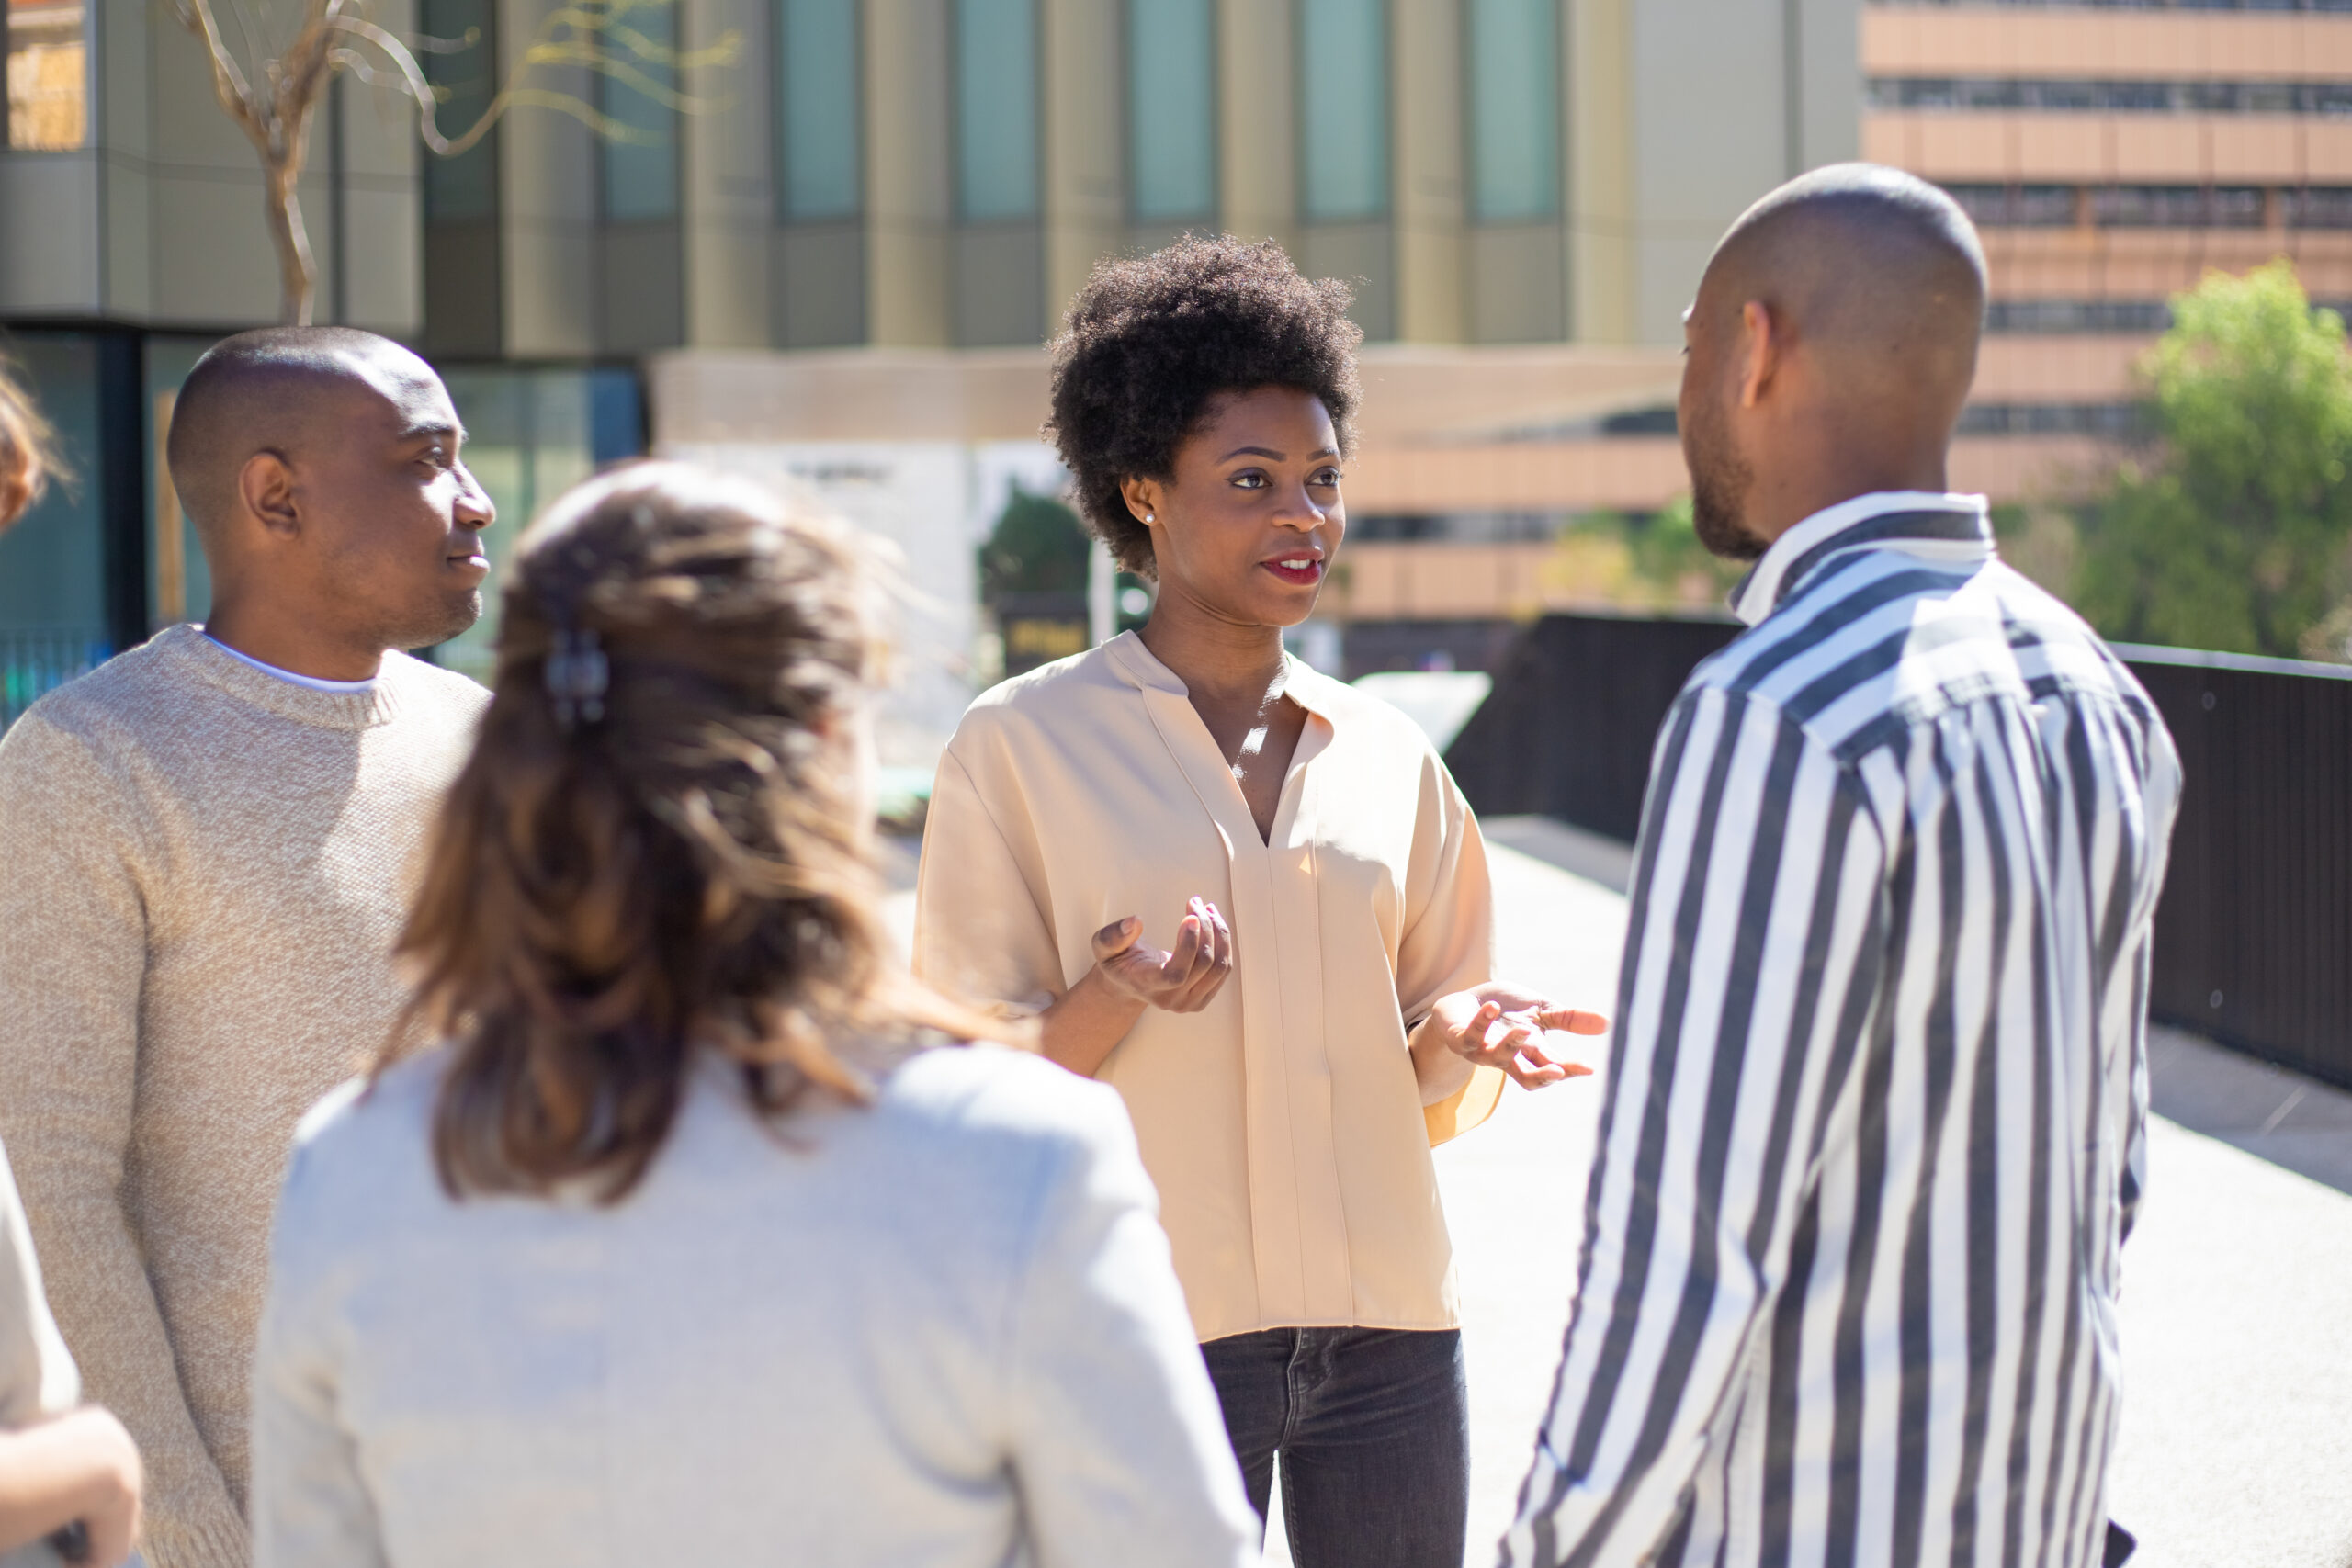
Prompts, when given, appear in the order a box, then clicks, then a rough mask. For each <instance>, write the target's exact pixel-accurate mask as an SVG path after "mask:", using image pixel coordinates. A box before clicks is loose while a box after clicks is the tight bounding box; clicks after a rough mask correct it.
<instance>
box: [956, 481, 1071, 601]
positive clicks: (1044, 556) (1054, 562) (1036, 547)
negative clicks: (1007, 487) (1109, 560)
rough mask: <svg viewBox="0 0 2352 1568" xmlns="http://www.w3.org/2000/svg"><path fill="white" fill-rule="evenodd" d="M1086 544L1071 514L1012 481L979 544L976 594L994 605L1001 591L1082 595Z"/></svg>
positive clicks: (1064, 508) (1067, 509)
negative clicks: (986, 535) (985, 537)
mask: <svg viewBox="0 0 2352 1568" xmlns="http://www.w3.org/2000/svg"><path fill="white" fill-rule="evenodd" d="M1088 548H1089V540H1088V538H1087V535H1086V525H1084V524H1082V523H1080V521H1079V520H1078V513H1075V512H1072V511H1071V510H1070V509H1069V507H1067V506H1064V505H1063V504H1062V503H1061V502H1058V501H1056V500H1055V499H1054V498H1053V497H1051V496H1047V495H1032V494H1030V493H1029V492H1028V491H1025V490H1023V489H1022V488H1021V487H1020V486H1019V485H1015V486H1013V487H1012V501H1011V502H1008V503H1007V504H1006V506H1005V509H1004V511H1003V512H1002V513H1000V514H999V515H998V517H997V520H996V528H995V530H994V531H993V532H991V533H990V534H989V542H988V543H987V544H985V545H982V546H981V547H980V596H981V598H983V599H984V600H986V601H988V602H989V603H990V604H994V603H995V602H996V600H997V598H998V596H999V595H1001V594H1005V593H1083V592H1086V559H1087V551H1088Z"/></svg>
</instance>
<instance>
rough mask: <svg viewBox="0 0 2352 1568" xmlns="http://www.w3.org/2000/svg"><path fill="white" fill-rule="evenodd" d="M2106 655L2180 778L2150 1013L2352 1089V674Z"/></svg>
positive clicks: (2204, 657) (2146, 654)
mask: <svg viewBox="0 0 2352 1568" xmlns="http://www.w3.org/2000/svg"><path fill="white" fill-rule="evenodd" d="M2118 651H2119V652H2120V653H2122V654H2123V655H2124V656H2125V657H2126V658H2127V659H2129V660H2131V668H2132V670H2133V671H2134V672H2135V673H2137V674H2138V675H2139V677H2140V680H2141V682H2142V683H2143V684H2144V685H2145V686H2146V687H2147V688H2148V694H2149V695H2150V696H2151V697H2153V698H2154V699H2155V703H2156V706H2157V707H2158V708H2159V709H2160V710H2161V711H2162V712H2163V714H2164V716H2165V725H2166V726H2168V727H2169V728H2171V730H2172V736H2173V742H2174V744H2175V745H2177V746H2178V747H2179V748H2180V758H2181V767H2182V771H2183V772H2184V773H2186V774H2187V776H2188V788H2187V791H2186V793H2185V794H2184V795H2183V796H2182V798H2181V808H2180V822H2179V826H2178V827H2177V828H2176V829H2174V830H2173V839H2172V869H2171V872H2170V874H2168V875H2167V877H2166V878H2165V896H2164V902H2163V904H2162V905H2160V906H2159V907H2158V908H2157V911H2156V953H2155V962H2154V987H2153V989H2152V994H2151V996H2150V998H2149V1010H2151V1011H2152V1012H2154V1014H2155V1015H2156V1016H2157V1017H2159V1018H2162V1019H2164V1020H2165V1021H2169V1022H2175V1023H2179V1024H2182V1025H2184V1026H2186V1027H2188V1028H2192V1029H2196V1030H2199V1031H2200V1032H2204V1033H2207V1034H2211V1035H2212V1036H2214V1037H2215V1038H2217V1039H2221V1040H2225V1041H2228V1042H2229V1043H2232V1044H2233V1045H2238V1046H2242V1047H2244V1048H2245V1049H2246V1050H2249V1051H2252V1052H2254V1053H2255V1054H2256V1055H2262V1056H2267V1057H2269V1058H2270V1059H2271V1060H2273V1061H2277V1062H2283V1063H2286V1064H2287V1065H2288V1066H2293V1067H2298V1068H2301V1070H2302V1071H2304V1072H2307V1073H2310V1074H2311V1075H2312V1076H2313V1077H2322V1078H2326V1079H2329V1080H2330V1081H2332V1082H2335V1083H2339V1084H2344V1085H2346V1086H2347V1087H2352V671H2339V670H2335V669H2334V668H2333V667H2331V666H2327V665H2311V664H2295V663H2290V662H2288V661H2286V660H2253V659H2233V658H2230V657H2228V656H2226V655H2221V654H2205V653H2188V652H2178V651H2176V650H2174V649H2154V648H2127V649H2118Z"/></svg>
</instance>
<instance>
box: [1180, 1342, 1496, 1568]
mask: <svg viewBox="0 0 2352 1568" xmlns="http://www.w3.org/2000/svg"><path fill="white" fill-rule="evenodd" d="M1201 1353H1202V1354H1203V1355H1204V1356H1205V1357H1206V1358H1207V1359H1208V1363H1209V1377H1210V1378H1211V1379H1212V1380H1213V1381H1214V1382H1216V1396H1217V1398H1218V1400H1219V1401H1221V1402H1222V1403H1223V1404H1224V1405H1225V1429H1226V1431H1227V1434H1228V1435H1230V1436H1231V1438H1233V1452H1234V1456H1235V1457H1236V1458H1237V1459H1238V1460H1240V1461H1241V1477H1242V1479H1243V1481H1245V1482H1246V1483H1248V1484H1249V1487H1250V1506H1252V1507H1254V1508H1256V1509H1257V1510H1258V1517H1260V1518H1261V1519H1262V1518H1264V1517H1266V1504H1267V1495H1268V1492H1269V1490H1270V1489H1271V1483H1272V1479H1273V1468H1274V1456H1275V1455H1276V1454H1278V1453H1279V1454H1281V1455H1282V1457H1283V1522H1284V1524H1286V1525H1287V1526H1288V1527H1289V1532H1290V1554H1291V1558H1292V1560H1293V1561H1294V1562H1296V1563H1297V1565H1298V1568H1461V1563H1462V1552H1463V1536H1464V1532H1465V1531H1467V1529H1469V1514H1470V1409H1469V1394H1468V1389H1467V1386H1466V1384H1465V1383H1464V1380H1463V1375H1462V1335H1461V1333H1460V1331H1459V1330H1455V1329H1447V1330H1445V1331H1443V1332H1442V1333H1430V1332H1426V1331H1409V1330H1405V1329H1395V1328H1268V1329H1262V1330H1261V1331H1259V1332H1258V1333H1255V1334H1236V1335H1234V1336H1232V1337H1229V1338H1225V1339H1212V1340H1210V1341H1209V1342H1208V1343H1207V1344H1205V1345H1204V1346H1202V1347H1201Z"/></svg>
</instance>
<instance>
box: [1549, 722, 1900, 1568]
mask: <svg viewBox="0 0 2352 1568" xmlns="http://www.w3.org/2000/svg"><path fill="white" fill-rule="evenodd" d="M1887 873H1888V866H1887V856H1886V852H1885V848H1884V844H1883V840H1882V837H1881V832H1880V829H1879V828H1878V826H1877V824H1876V822H1875V819H1874V818H1873V816H1872V813H1871V809H1870V807H1869V804H1868V802H1867V800H1866V798H1865V795H1864V793H1863V791H1862V788H1861V785H1860V782H1859V781H1858V780H1857V779H1856V778H1855V777H1854V776H1853V774H1852V773H1851V771H1850V770H1849V769H1848V768H1847V767H1845V766H1844V765H1843V764H1841V762H1840V761H1839V760H1838V758H1837V757H1835V756H1834V755H1833V754H1831V753H1830V752H1829V751H1828V750H1826V748H1825V747H1824V746H1823V745H1822V744H1821V743H1820V742H1819V741H1818V740H1817V739H1814V738H1812V737H1810V736H1808V734H1807V733H1806V732H1805V731H1804V729H1803V728H1800V727H1799V726H1798V725H1797V724H1796V723H1795V722H1793V721H1792V720H1791V719H1790V718H1788V717H1787V716H1785V715H1784V714H1782V713H1781V710H1780V709H1779V708H1777V707H1776V706H1775V705H1772V704H1771V703H1770V702H1769V701H1766V700H1764V699H1762V698H1760V697H1758V696H1756V695H1754V694H1742V693H1736V692H1725V691H1723V690H1719V689H1714V688H1711V687H1705V686H1702V687H1699V688H1697V689H1694V690H1691V691H1689V692H1686V693H1685V694H1684V695H1683V696H1682V697H1681V698H1680V699H1679V701H1678V703H1677V704H1676V705H1675V708H1674V711H1673V712H1672V713H1671V714H1670V715H1669V716H1668V721H1667V726H1666V728H1665V731H1664V733H1663V735H1662V736H1661V739H1660V742H1659V750H1658V753H1657V761H1656V764H1655V767H1654V770H1653V776H1652V782H1651V787H1650V791H1649V795H1648V799H1647V804H1646V806H1645V812H1644V821H1643V824H1642V831H1641V848H1640V853H1639V858H1638V860H1637V863H1636V866H1635V872H1634V901H1633V911H1632V921H1631V925H1630V927H1629V931H1628V938H1627V945H1626V952H1625V958H1624V965H1623V972H1622V976H1621V979H1620V983H1619V994H1618V1003H1617V1005H1618V1020H1619V1024H1618V1032H1617V1036H1616V1040H1615V1043H1614V1044H1613V1046H1612V1048H1611V1061H1610V1076H1609V1081H1608V1085H1607V1089H1606V1096H1605V1100H1604V1107H1603V1111H1602V1122H1601V1133H1600V1148H1599V1151H1598V1154H1597V1155H1596V1157H1595V1161H1594V1166H1593V1170H1592V1175H1591V1178H1590V1181H1589V1186H1588V1189H1587V1193H1586V1228H1585V1242H1584V1253H1583V1257H1582V1259H1581V1262H1580V1264H1579V1268H1578V1283H1577V1305H1576V1313H1575V1316H1574V1318H1573V1319H1572V1321H1571V1323H1570V1325H1569V1328H1568V1333H1567V1338H1566V1347H1565V1350H1564V1353H1563V1357H1562V1360H1561V1366H1560V1372H1559V1381H1558V1383H1557V1385H1556V1387H1555V1391H1554V1395H1553V1403H1552V1406H1551V1410H1550V1414H1549V1416H1548V1417H1547V1419H1546V1420H1545V1422H1544V1427H1543V1430H1542V1433H1541V1435H1540V1438H1539V1440H1538V1443H1537V1448H1536V1454H1535V1461H1534V1465H1533V1468H1532V1471H1531V1472H1530V1473H1529V1475H1528V1478H1527V1480H1526V1483H1524V1485H1523V1487H1522V1489H1521V1499H1520V1517H1519V1519H1518V1521H1517V1523H1516V1524H1514V1526H1513V1527H1512V1529H1511V1530H1510V1534H1509V1535H1508V1536H1507V1537H1506V1538H1505V1541H1504V1550H1503V1561H1504V1562H1506V1563H1509V1564H1514V1565H1516V1564H1530V1563H1532V1564H1541V1565H1544V1568H1551V1565H1555V1564H1586V1563H1600V1562H1611V1563H1619V1562H1634V1561H1637V1560H1640V1559H1641V1558H1642V1557H1643V1556H1644V1555H1645V1553H1648V1552H1650V1551H1653V1550H1654V1549H1655V1548H1657V1546H1658V1545H1659V1543H1660V1542H1661V1540H1662V1538H1664V1537H1666V1536H1668V1534H1669V1533H1670V1532H1671V1531H1673V1530H1674V1529H1675V1527H1676V1526H1677V1524H1678V1523H1679V1520H1680V1517H1681V1516H1682V1514H1683V1513H1684V1512H1685V1511H1686V1501H1687V1495H1688V1493H1689V1491H1690V1488H1691V1483H1692V1481H1693V1477H1694V1475H1695V1474H1696V1472H1697V1471H1698V1469H1699V1466H1700V1463H1701V1461H1702V1458H1703V1456H1704V1454H1705V1451H1706V1448H1707V1445H1708V1442H1709V1440H1710V1437H1711V1435H1713V1434H1717V1433H1720V1432H1722V1431H1724V1430H1726V1429H1727V1426H1725V1425H1724V1424H1722V1423H1720V1421H1719V1418H1720V1417H1724V1416H1732V1417H1734V1418H1736V1416H1737V1414H1738V1413H1737V1412H1724V1410H1723V1409H1722V1408H1721V1407H1722V1405H1723V1404H1724V1400H1725V1399H1726V1398H1727V1397H1729V1396H1730V1393H1731V1391H1732V1390H1733V1389H1734V1388H1735V1387H1736V1385H1737V1380H1738V1375H1739V1373H1740V1371H1741V1369H1742V1367H1743V1365H1744V1363H1745V1362H1746V1361H1747V1359H1748V1358H1749V1357H1750V1356H1751V1355H1754V1354H1756V1353H1758V1351H1759V1349H1760V1347H1759V1346H1758V1343H1757V1340H1758V1335H1759V1332H1761V1330H1762V1327H1763V1325H1764V1323H1765V1314H1766V1311H1767V1309H1768V1308H1769V1307H1770V1303H1771V1302H1772V1301H1773V1299H1774V1297H1775V1295H1776V1293H1777V1292H1779V1291H1780V1290H1781V1287H1782V1285H1783V1283H1784V1282H1785V1280H1786V1278H1787V1275H1788V1271H1789V1268H1790V1264H1789V1257H1790V1251H1791V1246H1790V1243H1791V1233H1792V1229H1793V1228H1794V1226H1793V1224H1792V1220H1793V1216H1794V1215H1795V1214H1796V1213H1798V1211H1799V1210H1800V1208H1801V1207H1802V1205H1803V1203H1804V1197H1805V1194H1806V1192H1807V1190H1809V1188H1810V1186H1811V1185H1812V1183H1813V1181H1814V1179H1815V1172H1816V1171H1817V1169H1818V1166H1819V1156H1820V1153H1821V1150H1822V1148H1823V1146H1824V1144H1825V1140H1826V1139H1827V1138H1829V1137H1831V1136H1833V1135H1834V1133H1835V1130H1836V1129H1837V1127H1838V1123H1839V1118H1840V1112H1841V1107H1842V1110H1843V1113H1844V1114H1845V1116H1847V1117H1848V1118H1850V1116H1851V1114H1852V1105H1851V1100H1852V1096H1851V1095H1849V1093H1848V1086H1849V1079H1851V1077H1853V1071H1854V1067H1855V1064H1856V1061H1857V1058H1858V1055H1860V1049H1861V1046H1862V1043H1863V1041H1864V1038H1865V1036H1866V1035H1868V1034H1870V1033H1871V1032H1872V1031H1874V1030H1875V1029H1877V1028H1879V1027H1880V1026H1881V1021H1880V1020H1879V1019H1877V1018H1876V1017H1875V1016H1874V1008H1873V1003H1874V1000H1875V998H1876V996H1877V994H1878V990H1879V985H1880V979H1881V975H1882V970H1883V964H1884V963H1885V961H1886V959H1885V955H1886V952H1887V948H1888V944H1889V940H1890V932H1889V929H1888V928H1889V922H1890V908H1889V901H1888V899H1887V897H1886V894H1885V885H1886V877H1887Z"/></svg>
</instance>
